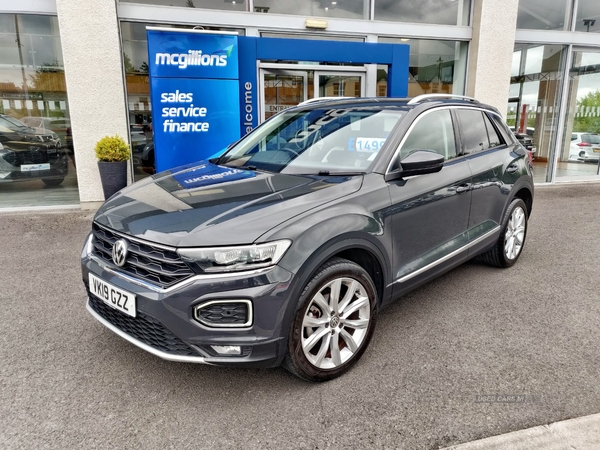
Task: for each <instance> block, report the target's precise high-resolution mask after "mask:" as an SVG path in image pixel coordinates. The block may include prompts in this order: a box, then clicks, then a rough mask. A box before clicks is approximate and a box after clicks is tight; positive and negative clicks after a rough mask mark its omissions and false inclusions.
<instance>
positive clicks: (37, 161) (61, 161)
mask: <svg viewBox="0 0 600 450" xmlns="http://www.w3.org/2000/svg"><path fill="white" fill-rule="evenodd" d="M68 172H69V163H68V156H67V153H66V151H65V148H63V147H62V145H61V142H60V139H59V138H58V136H57V135H56V133H54V132H51V131H39V130H36V129H34V128H31V127H29V126H27V125H25V124H24V123H23V122H21V121H19V120H17V119H14V118H13V117H10V116H7V115H5V114H0V181H17V180H31V179H41V180H42V181H43V182H44V183H45V184H46V185H49V186H56V185H59V184H61V183H62V182H63V180H64V179H65V177H66V176H67V174H68Z"/></svg>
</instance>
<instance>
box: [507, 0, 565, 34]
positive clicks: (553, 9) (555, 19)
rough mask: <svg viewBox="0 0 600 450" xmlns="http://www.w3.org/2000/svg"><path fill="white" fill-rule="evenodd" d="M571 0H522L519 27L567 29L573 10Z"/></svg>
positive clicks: (518, 17) (518, 20) (518, 18)
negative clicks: (569, 4) (568, 5)
mask: <svg viewBox="0 0 600 450" xmlns="http://www.w3.org/2000/svg"><path fill="white" fill-rule="evenodd" d="M567 3H569V0H520V1H519V12H518V15H517V28H524V29H531V30H566V29H568V26H569V18H570V17H571V12H570V10H569V9H568V8H567Z"/></svg>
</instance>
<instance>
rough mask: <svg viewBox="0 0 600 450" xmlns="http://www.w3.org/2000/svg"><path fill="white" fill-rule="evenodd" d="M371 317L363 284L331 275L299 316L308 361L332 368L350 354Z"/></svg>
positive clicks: (363, 334) (356, 345) (361, 337)
mask: <svg viewBox="0 0 600 450" xmlns="http://www.w3.org/2000/svg"><path fill="white" fill-rule="evenodd" d="M370 320H371V309H370V301H369V297H368V294H367V291H366V289H365V287H364V286H363V285H362V284H361V283H360V282H358V281H357V280H355V279H353V278H348V277H340V278H335V279H334V280H332V281H330V282H329V283H327V284H325V285H324V286H323V287H322V288H321V289H319V291H318V292H317V293H316V294H315V295H314V297H313V298H312V300H311V301H310V303H309V304H308V308H307V309H306V312H305V314H304V318H303V320H302V341H301V344H302V350H303V352H304V355H305V356H306V359H307V360H308V361H309V362H310V364H311V365H313V366H314V367H316V368H318V369H334V368H336V367H339V366H341V365H343V364H345V363H346V362H348V361H349V360H350V359H352V358H353V357H354V355H355V354H356V352H357V351H358V349H360V347H361V344H362V343H363V341H364V340H365V337H366V336H367V331H368V328H369V322H370Z"/></svg>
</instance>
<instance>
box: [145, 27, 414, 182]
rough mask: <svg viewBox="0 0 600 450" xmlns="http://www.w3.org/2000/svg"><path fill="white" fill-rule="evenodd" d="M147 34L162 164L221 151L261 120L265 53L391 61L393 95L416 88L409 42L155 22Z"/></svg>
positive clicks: (162, 166)
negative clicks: (264, 34)
mask: <svg viewBox="0 0 600 450" xmlns="http://www.w3.org/2000/svg"><path fill="white" fill-rule="evenodd" d="M147 34H148V57H149V67H150V89H151V99H152V123H153V129H154V154H155V157H156V170H157V171H162V170H168V169H171V168H173V167H176V166H181V165H184V164H188V163H192V162H194V161H199V160H205V159H209V158H211V157H213V156H215V155H218V154H220V153H221V152H222V151H223V150H224V149H225V148H226V147H227V146H228V145H229V144H230V143H232V142H234V141H236V140H238V139H239V138H240V136H243V135H245V134H247V133H249V132H250V131H251V130H252V129H253V128H255V127H256V126H257V125H258V105H257V99H258V98H259V96H258V79H257V73H258V69H257V63H258V61H260V60H268V61H280V60H285V61H310V62H317V63H319V62H329V63H348V64H386V65H388V66H389V70H388V96H390V97H406V95H407V94H408V57H409V46H408V45H406V44H383V43H364V42H341V41H320V40H305V39H277V38H259V37H248V36H238V35H236V34H232V33H216V32H212V31H211V32H206V31H200V30H187V29H174V28H155V27H147ZM278 106H280V107H281V109H282V110H283V109H285V106H284V105H278Z"/></svg>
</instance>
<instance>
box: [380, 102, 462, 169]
mask: <svg viewBox="0 0 600 450" xmlns="http://www.w3.org/2000/svg"><path fill="white" fill-rule="evenodd" d="M452 109H453V108H452V106H449V105H443V106H439V107H433V108H430V109H427V110H425V111H423V112H422V113H421V114H419V115H418V116H417V117H415V119H414V120H413V121H412V123H411V124H410V126H409V127H408V129H407V130H406V132H405V133H404V136H402V139H401V140H400V142H399V143H398V145H397V147H396V150H394V153H393V155H392V157H391V158H390V161H389V162H388V165H387V169H386V170H385V175H387V174H389V173H392V172H395V171H397V170H398V169H397V168H396V169H393V168H392V165H393V164H394V161H396V160H397V158H398V156H399V155H400V151H401V150H402V146H403V145H404V142H405V141H406V139H407V138H408V136H409V135H410V133H411V132H412V131H413V129H414V127H415V126H416V125H417V123H418V122H419V121H420V120H421V119H422V118H423V117H425V116H426V115H427V114H429V113H432V112H434V111H442V110H448V112H449V113H450V120H451V122H452V133H453V134H454V146H455V147H456V151H457V153H456V156H455V157H454V158H452V159H446V158H444V165H446V164H447V163H452V164H453V163H454V162H455V161H458V160H460V159H461V158H463V155H459V154H458V149H459V148H460V146H459V144H461V142H460V141H459V139H458V133H457V131H456V130H457V122H456V118H455V117H454V113H453V111H452ZM436 153H437V152H436ZM465 156H466V155H465Z"/></svg>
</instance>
